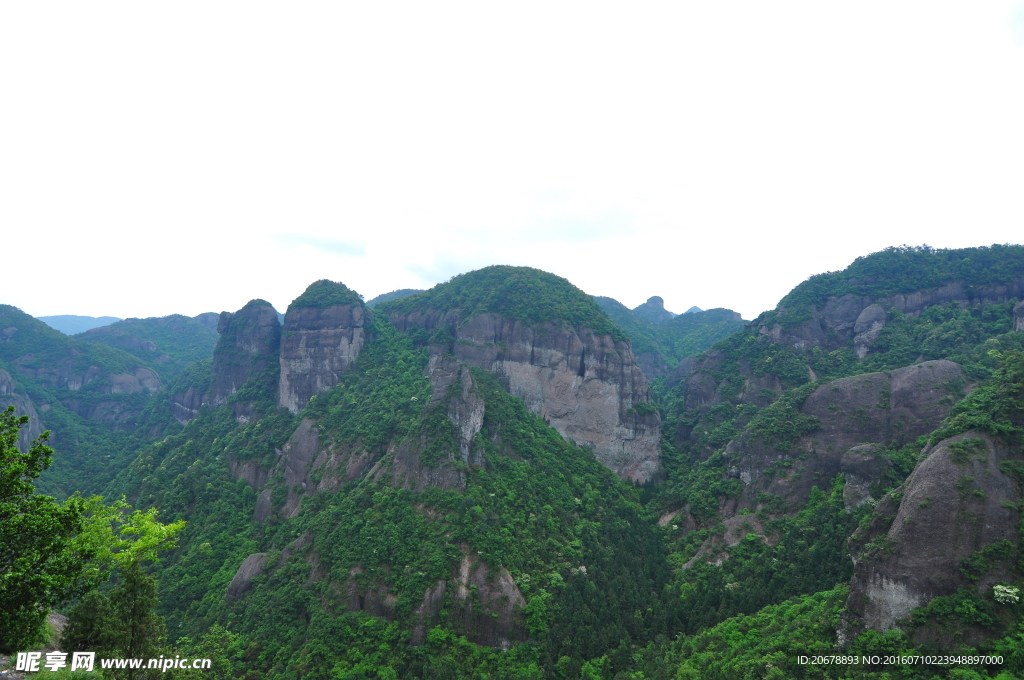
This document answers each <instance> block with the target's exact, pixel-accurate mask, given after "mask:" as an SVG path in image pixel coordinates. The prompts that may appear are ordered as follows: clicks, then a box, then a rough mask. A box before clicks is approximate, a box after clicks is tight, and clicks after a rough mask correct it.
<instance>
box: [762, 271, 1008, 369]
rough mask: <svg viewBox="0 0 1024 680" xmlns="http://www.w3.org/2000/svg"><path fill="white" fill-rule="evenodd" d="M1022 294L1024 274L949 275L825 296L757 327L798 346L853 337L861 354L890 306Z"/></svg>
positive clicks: (912, 307)
mask: <svg viewBox="0 0 1024 680" xmlns="http://www.w3.org/2000/svg"><path fill="white" fill-rule="evenodd" d="M1022 298H1024V278H1021V279H1017V280H1015V281H1013V282H1011V283H1008V284H1002V285H991V286H973V287H970V288H968V287H966V286H965V285H964V283H963V282H962V281H952V282H950V283H948V284H946V285H944V286H940V287H938V288H930V289H924V290H918V291H914V292H913V293H898V294H896V295H890V296H886V297H877V298H876V297H871V296H869V295H854V294H853V293H850V294H847V295H843V296H841V297H832V298H829V299H828V301H827V302H826V303H825V304H824V305H822V306H821V308H820V309H818V308H817V307H812V308H811V319H809V320H808V321H806V322H805V323H802V324H800V325H798V326H796V327H795V328H790V329H784V328H783V327H782V326H781V325H780V324H778V323H771V324H762V325H761V326H760V328H759V332H760V333H761V334H763V335H767V336H769V337H770V338H771V339H772V340H774V341H775V342H784V343H787V344H790V345H792V346H794V347H796V348H797V349H809V348H811V347H821V348H823V349H829V350H832V349H836V348H838V347H842V346H845V345H846V344H847V343H848V342H849V341H850V340H851V339H852V340H854V342H855V345H856V347H857V354H858V355H859V356H861V357H862V358H863V357H864V356H865V355H866V354H867V351H868V345H869V344H870V342H871V341H872V340H873V339H874V337H877V334H878V332H879V331H880V330H881V328H882V326H884V325H885V312H887V311H888V310H890V309H895V310H897V311H900V312H903V313H904V314H906V315H908V316H917V315H919V314H920V313H921V312H922V311H923V310H924V309H926V308H927V307H931V306H933V305H945V304H949V303H955V304H958V305H960V306H961V307H968V306H972V305H980V304H986V303H990V302H1007V301H1009V300H1013V299H1018V300H1020V299H1022ZM872 334H874V337H871V336H872Z"/></svg>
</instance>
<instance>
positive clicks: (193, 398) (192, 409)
mask: <svg viewBox="0 0 1024 680" xmlns="http://www.w3.org/2000/svg"><path fill="white" fill-rule="evenodd" d="M206 398H207V395H206V394H204V393H203V392H202V390H197V389H196V388H194V387H189V388H188V389H187V390H185V391H184V392H179V393H177V394H172V395H171V415H173V416H174V419H175V420H177V421H178V422H179V423H181V424H182V425H187V424H188V421H190V420H192V419H193V418H195V417H196V416H197V415H199V408H200V407H201V406H202V405H203V404H204V403H205V402H206Z"/></svg>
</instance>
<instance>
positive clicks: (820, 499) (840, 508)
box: [0, 246, 1024, 680]
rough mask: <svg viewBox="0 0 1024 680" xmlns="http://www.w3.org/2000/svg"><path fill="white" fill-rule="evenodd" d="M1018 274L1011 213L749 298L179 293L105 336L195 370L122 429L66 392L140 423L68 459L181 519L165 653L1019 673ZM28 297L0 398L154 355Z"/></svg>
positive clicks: (428, 663) (686, 668)
mask: <svg viewBox="0 0 1024 680" xmlns="http://www.w3.org/2000/svg"><path fill="white" fill-rule="evenodd" d="M1022 299H1024V248H1021V247H1018V246H993V247H991V248H971V249H960V250H933V249H929V248H907V247H903V248H892V249H887V250H884V251H881V252H879V253H873V254H871V255H867V256H865V257H863V258H858V260H856V261H855V262H854V263H852V264H851V265H850V267H848V268H847V269H846V270H844V271H840V272H831V273H828V274H822V275H819V276H815V277H812V278H811V279H809V280H808V281H806V282H804V283H802V284H800V286H797V287H796V288H795V289H794V290H793V291H792V292H791V293H790V294H788V295H787V296H786V297H785V298H783V300H782V301H781V302H780V304H779V305H778V307H777V308H776V309H774V310H772V311H770V312H766V313H764V314H762V315H761V316H759V317H758V318H757V319H755V320H753V321H752V322H744V321H742V320H741V319H739V318H738V317H739V315H738V314H736V313H735V312H731V311H729V310H708V311H694V312H689V313H684V314H682V315H678V316H674V317H672V318H661V320H660V321H658V322H656V323H655V322H653V321H651V320H649V319H645V318H643V317H642V316H641V315H638V314H637V313H636V311H634V310H629V309H628V308H626V307H624V306H623V305H621V304H619V303H617V302H616V301H614V300H611V299H610V298H592V297H590V296H588V295H586V294H585V293H584V292H583V291H581V290H579V289H578V288H576V287H575V286H573V285H572V284H571V283H570V282H568V281H566V280H565V279H561V278H560V277H557V276H554V275H552V274H548V273H546V272H542V271H538V270H535V269H530V268H525V267H508V266H495V267H487V268H485V269H482V270H478V271H475V272H469V273H467V274H463V275H461V276H458V277H455V278H453V279H452V280H450V281H448V282H446V283H443V284H440V285H438V286H435V287H434V288H432V289H430V290H427V291H422V292H418V293H415V294H411V295H407V296H403V297H400V298H398V297H396V298H394V299H392V300H389V301H382V302H380V304H377V305H376V306H375V307H373V308H371V307H370V305H369V304H368V303H364V302H363V301H362V298H361V297H360V296H359V295H358V293H356V292H355V291H353V290H351V289H350V288H348V287H347V286H345V285H344V284H342V283H339V282H334V281H327V280H322V281H316V282H314V283H312V284H311V285H310V286H309V288H308V289H307V290H306V291H305V292H304V293H303V294H302V295H301V296H299V297H298V298H297V299H296V300H295V301H293V302H292V304H291V305H290V306H289V307H288V310H287V312H286V313H285V314H284V319H283V323H282V322H281V321H280V319H279V315H278V313H277V312H276V310H274V308H273V307H272V306H271V305H270V304H269V303H267V302H266V301H263V300H258V299H256V300H252V301H250V302H249V303H248V304H246V305H245V306H244V307H243V308H242V309H239V310H238V311H236V312H233V313H229V312H224V313H222V314H221V315H219V317H218V319H217V332H218V337H217V340H216V344H215V346H214V347H213V349H212V356H209V355H207V356H206V358H201V357H200V354H199V353H197V354H196V355H195V356H196V357H200V358H197V359H196V360H193V361H191V363H185V359H184V357H185V356H186V354H185V352H186V350H187V348H188V347H189V344H188V342H187V341H186V339H187V338H188V337H190V334H191V333H194V332H195V329H194V325H199V326H201V327H204V328H208V326H203V324H202V323H200V322H199V321H197V320H189V319H186V318H185V317H181V318H180V319H171V318H168V320H167V321H165V322H164V323H163V324H156V323H155V322H154V323H153V324H150V325H146V324H141V325H139V324H140V323H141V322H142V321H147V322H148V321H150V320H131V321H132V322H133V323H126V324H125V326H123V327H122V328H123V329H127V330H123V332H122V331H120V330H118V331H116V332H114V331H112V332H110V333H104V334H100V335H103V336H107V335H109V336H110V337H111V338H120V339H119V340H117V342H119V343H121V345H119V346H118V347H120V346H124V347H128V348H129V349H131V347H134V345H133V344H132V343H134V342H136V340H138V341H139V342H141V343H144V342H147V341H148V342H152V343H153V344H154V345H155V346H156V347H157V349H158V350H159V349H160V347H161V342H163V343H164V345H165V346H167V347H169V348H180V351H181V352H182V354H181V355H180V356H181V357H183V358H182V359H181V361H182V362H183V367H182V368H181V369H180V370H178V372H177V373H176V374H175V375H174V377H173V378H167V379H166V380H164V378H163V374H159V375H158V377H159V378H160V380H161V382H160V386H159V388H158V389H157V390H155V391H152V393H145V394H143V393H141V392H140V393H137V394H138V396H137V397H135V398H138V399H140V403H141V404H142V410H141V411H140V412H139V415H137V416H135V420H132V421H131V424H132V429H131V430H130V431H123V430H118V429H117V427H118V426H117V425H116V424H113V423H105V424H101V423H100V422H99V421H97V420H96V419H95V418H93V420H88V418H86V417H85V416H81V415H78V414H77V413H76V414H75V417H76V418H80V419H81V420H80V421H74V422H75V423H79V422H88V423H92V426H93V427H95V428H100V427H102V428H103V431H104V432H107V433H108V435H107V436H109V437H122V438H123V439H122V440H119V441H124V442H126V444H128V446H127V447H126V453H122V454H119V455H121V457H120V458H117V463H116V464H115V465H113V466H108V467H112V468H113V469H107V468H85V467H83V468H82V469H81V475H82V476H83V478H85V477H88V478H90V480H92V479H95V480H98V481H90V484H94V485H95V484H100V485H105V494H106V495H107V496H108V497H114V498H116V497H119V496H120V495H121V494H125V495H126V496H127V497H128V499H129V500H130V501H131V502H132V504H133V505H135V507H139V508H147V507H150V506H154V507H158V508H159V509H160V511H161V515H160V516H161V519H162V521H172V520H176V519H183V520H186V522H187V525H186V527H185V529H184V530H183V532H182V533H181V534H180V537H179V547H178V548H176V549H175V550H173V551H170V552H168V553H167V554H166V557H165V558H164V559H163V560H162V561H161V563H160V564H159V565H156V566H155V567H154V573H155V575H156V577H157V578H158V580H159V586H160V588H159V592H160V598H161V601H162V613H163V615H164V616H165V617H166V622H167V629H168V631H170V638H171V644H172V645H175V647H174V649H173V650H171V651H172V652H173V653H174V654H181V655H183V656H201V655H203V654H206V652H203V653H202V654H200V650H204V649H214V648H216V649H218V650H220V651H218V652H217V654H219V655H221V656H220V657H218V658H223V659H225V660H226V661H225V663H229V664H233V667H234V668H235V669H236V670H237V671H238V673H237V674H238V675H241V674H248V675H252V677H256V674H259V675H260V676H261V677H266V678H268V679H269V678H285V677H294V676H297V675H302V676H311V677H314V678H319V677H324V678H327V677H341V678H358V677H392V678H404V677H407V678H438V677H459V678H461V677H499V678H523V677H525V678H530V677H533V678H595V677H596V678H612V679H614V678H624V677H632V678H697V677H723V678H728V677H779V678H788V677H797V678H799V677H808V678H811V677H826V674H828V676H831V677H848V678H860V677H864V678H878V679H879V680H881V678H884V677H896V676H897V675H899V677H917V678H938V677H943V678H945V677H962V678H977V677H980V678H984V677H990V678H991V677H1002V678H1003V679H1004V680H1005V679H1006V678H1009V677H1016V676H1017V675H1019V674H1020V673H1021V672H1022V671H1024V646H1022V644H1021V638H1020V631H1021V630H1024V628H1022V625H1024V612H1022V610H1021V609H1020V606H1019V599H1020V589H1021V588H1022V587H1024V571H1022V567H1021V564H1022V562H1021V560H1020V555H1021V554H1022V553H1021V545H1020V526H1021V512H1020V508H1021V502H1022V497H1024V494H1022V493H1021V485H1022V484H1024V473H1022V472H1021V471H1022V470H1024V453H1022V448H1021V446H1022V443H1024V406H1022V404H1024V388H1022V385H1024V303H1022V302H1021V300H1022ZM652 300H653V301H649V302H648V303H645V304H647V305H648V307H647V308H646V310H647V311H652V310H653V311H655V312H657V311H658V310H657V308H659V307H660V308H661V309H663V304H659V303H658V301H657V300H654V299H653V298H652ZM641 307H643V306H641ZM3 309H7V310H13V308H0V311H3ZM15 312H17V310H14V311H8V312H6V313H7V314H8V316H5V317H0V321H3V323H0V327H4V328H8V330H10V328H15V331H14V332H11V333H8V331H6V330H5V331H2V332H3V333H4V334H5V337H6V339H7V340H6V344H4V343H0V359H2V360H3V361H4V362H5V364H4V370H5V371H7V373H6V375H7V376H9V378H10V379H9V380H5V378H4V375H2V374H0V399H3V398H6V399H8V400H9V401H11V402H14V401H16V400H18V399H20V400H22V401H20V402H18V404H20V405H19V406H18V407H19V408H23V409H25V408H28V407H29V406H32V408H34V409H35V413H36V414H37V415H39V416H41V417H42V419H43V420H44V422H45V419H46V418H47V417H49V415H48V414H51V413H53V412H55V411H56V410H58V408H64V409H65V410H67V407H63V406H60V407H58V405H57V404H56V403H55V402H59V399H58V398H57V397H58V396H62V397H63V398H65V399H68V400H73V399H74V398H76V394H75V390H70V389H69V390H68V391H67V392H60V393H59V394H58V393H57V392H54V393H53V394H54V395H55V396H53V397H52V399H53V401H47V402H45V403H47V404H50V406H51V408H50V410H49V411H43V410H42V407H41V404H42V403H43V402H41V401H39V400H38V399H37V398H36V397H35V396H34V395H35V394H36V393H35V392H32V391H31V390H32V389H38V388H36V387H33V386H34V385H35V383H32V382H31V381H33V380H36V381H38V380H40V378H34V377H32V375H30V374H29V371H36V372H40V371H42V372H44V373H46V372H47V371H49V372H56V371H57V370H58V368H57V367H60V366H64V365H65V364H67V366H69V367H70V368H68V369H67V370H65V371H64V372H65V373H66V374H67V375H78V373H75V371H78V370H79V369H80V366H79V363H75V362H80V364H81V366H85V367H86V368H85V369H81V372H82V374H83V375H84V373H85V372H88V370H89V369H88V367H89V366H97V367H99V368H98V369H97V370H100V369H102V368H103V366H106V365H108V364H109V365H110V366H111V368H110V369H109V370H108V372H107V373H104V375H108V376H109V377H107V378H106V380H107V381H108V383H110V384H114V382H116V381H115V380H114V377H113V376H117V375H121V374H122V373H124V372H127V371H128V370H129V369H131V370H138V369H145V370H156V369H149V368H148V367H147V365H145V364H144V363H143V361H144V360H148V359H147V358H148V357H149V356H150V355H149V354H146V352H150V353H151V352H153V351H154V350H151V349H147V348H146V347H142V348H141V349H139V348H136V349H135V351H136V352H138V353H140V354H139V355H138V356H136V355H135V354H131V353H129V352H128V351H125V350H122V349H119V348H118V347H112V346H110V345H106V344H102V343H99V342H91V341H90V342H86V341H85V338H84V337H83V338H81V339H80V338H68V337H66V336H62V335H61V334H59V333H57V332H56V331H53V330H52V329H49V328H47V327H46V326H45V325H43V324H41V323H39V322H38V321H35V320H33V319H31V318H30V317H28V320H25V319H22V318H21V317H19V316H17V314H16V313H15ZM661 317H664V315H661ZM32 324H38V325H37V326H33V325H32ZM136 327H137V328H138V329H140V330H139V331H135V330H132V329H134V328H136ZM145 329H149V330H145ZM129 330H130V331H131V333H134V335H132V334H130V333H129ZM158 330H164V331H166V332H167V333H168V334H169V335H168V338H167V339H165V340H162V341H161V340H158V339H157V336H156V335H154V334H155V333H157V332H158ZM23 331H26V332H25V334H24V335H23V336H21V339H20V340H19V339H18V337H19V335H18V334H19V333H22V332H23ZM143 331H145V332H143ZM170 336H174V338H178V339H177V340H175V339H173V338H171V337H170ZM32 338H36V339H35V340H32ZM28 340H32V342H28ZM172 340H173V341H172ZM11 342H15V343H22V344H21V345H18V346H17V347H15V348H14V349H12V350H11V351H9V352H8V353H7V354H4V352H5V351H7V350H5V349H4V348H5V347H6V346H7V344H10V343H11ZM112 342H113V340H112ZM33 343H34V344H33ZM641 350H643V351H641ZM175 351H179V349H175ZM110 353H113V354H110ZM167 354H168V356H172V357H173V356H175V355H172V354H171V352H170V351H169V350H168V351H167ZM8 356H10V357H13V358H12V359H8V358H7V357H8ZM189 356H191V355H189ZM645 356H646V357H647V359H646V360H645V359H644V357H645ZM26 357H29V358H26ZM104 357H106V359H104V360H105V361H107V362H108V363H107V364H103V366H101V359H103V358H104ZM114 358H116V359H117V360H118V361H120V362H122V364H118V365H116V366H115V365H114V363H112V362H113V359H114ZM33 361H35V362H36V363H32V362H33ZM645 361H646V362H647V363H646V364H645V363H644V362H645ZM62 362H64V363H62ZM131 362H135V363H131ZM659 362H660V363H659ZM648 365H650V366H651V367H652V368H651V372H652V373H655V372H658V371H660V372H659V373H657V377H655V378H653V379H651V377H650V374H648V368H647V366H648ZM133 367H134V368H133ZM72 369H74V370H72ZM61 370H64V369H61ZM104 370H106V369H104ZM49 374H50V373H46V375H49ZM118 380H121V381H123V380H124V379H123V378H118ZM94 382H95V381H94ZM93 384H94V383H93V382H90V383H88V385H93ZM100 384H101V383H98V382H96V388H98V387H99V386H100ZM652 384H653V385H654V388H653V389H652ZM25 386H28V387H27V388H26V387H25ZM47 389H50V390H56V389H57V388H49V387H48V388H47ZM61 389H66V388H61ZM91 389H93V388H91ZM84 390H85V388H84V387H82V388H79V390H78V392H82V391H84ZM40 394H41V392H40ZM98 394H99V395H100V396H98V397H96V398H97V399H100V398H101V397H102V398H107V396H108V395H106V393H103V392H99V393H98ZM25 400H29V401H25ZM68 422H71V421H68ZM63 426H64V425H63V424H61V427H63ZM95 431H97V432H98V431H99V430H98V429H97V430H95ZM57 433H58V437H61V438H63V439H64V441H66V440H67V438H68V435H66V434H61V431H60V430H59V429H57ZM76 436H77V435H76ZM129 438H131V439H130V441H129ZM104 441H115V440H114V439H108V440H104ZM60 451H62V445H59V446H58V452H60ZM76 455H78V454H76ZM104 455H109V454H104ZM47 474H49V473H47ZM216 626H225V627H226V628H227V629H228V631H229V632H221V631H220V629H219V628H217V627H216ZM228 640H230V641H231V642H230V644H228V642H227V641H228ZM218 641H220V642H218ZM947 652H948V653H951V654H954V655H955V656H957V657H963V658H966V659H968V661H966V662H964V663H959V662H958V663H957V664H954V665H958V666H959V667H957V668H952V669H951V668H949V667H948V666H931V665H927V664H923V663H922V664H906V663H902V662H894V663H890V664H883V663H881V662H880V661H879V662H878V663H871V662H870V661H871V659H872V658H873V657H875V656H877V657H878V658H879V659H883V658H885V657H886V655H889V656H895V657H897V659H899V658H901V657H907V656H909V655H920V656H922V657H923V656H925V655H932V654H938V653H942V654H945V653H947ZM211 654H212V652H211ZM801 655H807V656H811V657H813V656H815V655H817V656H831V655H841V656H843V657H844V658H847V657H848V658H857V659H858V664H856V665H849V666H846V665H844V667H843V668H842V669H840V671H838V672H833V671H835V669H830V668H825V667H824V665H822V664H815V663H802V662H800V661H799V660H798V659H799V657H800V656H801ZM975 655H995V656H1002V657H1003V663H1001V664H997V663H991V664H988V663H986V662H982V661H979V662H978V663H971V662H970V659H971V657H973V656H975ZM1000 673H1002V674H1003V675H1000Z"/></svg>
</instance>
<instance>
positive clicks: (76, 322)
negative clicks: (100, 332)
mask: <svg viewBox="0 0 1024 680" xmlns="http://www.w3.org/2000/svg"><path fill="white" fill-rule="evenodd" d="M36 318H37V319H39V320H40V321H42V322H43V323H45V324H46V325H47V326H49V327H50V328H55V329H57V330H58V331H60V332H61V333H64V334H65V335H75V334H77V333H84V332H85V331H87V330H89V329H90V328H97V327H100V326H107V325H109V324H112V323H114V322H115V321H120V320H121V319H120V318H119V317H116V316H76V315H74V314H58V315H57V316H37V317H36Z"/></svg>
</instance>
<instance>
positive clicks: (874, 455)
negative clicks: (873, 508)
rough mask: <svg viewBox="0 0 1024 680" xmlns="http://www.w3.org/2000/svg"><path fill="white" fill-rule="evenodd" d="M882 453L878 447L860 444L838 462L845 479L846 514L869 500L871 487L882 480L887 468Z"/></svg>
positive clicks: (844, 501) (844, 500)
mask: <svg viewBox="0 0 1024 680" xmlns="http://www.w3.org/2000/svg"><path fill="white" fill-rule="evenodd" d="M882 452H883V449H882V447H880V446H876V445H875V444H862V445H861V446H854V447H853V448H852V449H850V450H849V451H847V452H846V453H844V454H843V457H842V458H841V459H840V460H839V470H840V472H842V473H843V477H845V478H846V484H845V485H844V486H843V504H844V505H845V506H846V511H847V512H850V511H852V510H853V509H854V508H859V507H860V506H862V505H864V504H865V503H867V502H868V500H869V499H870V498H871V486H872V485H873V484H877V483H878V482H879V480H881V479H882V476H883V475H884V474H885V472H886V469H887V468H888V464H887V462H886V460H885V458H883V457H882V455H881V454H882Z"/></svg>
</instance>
